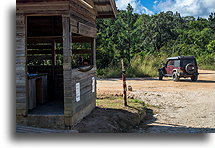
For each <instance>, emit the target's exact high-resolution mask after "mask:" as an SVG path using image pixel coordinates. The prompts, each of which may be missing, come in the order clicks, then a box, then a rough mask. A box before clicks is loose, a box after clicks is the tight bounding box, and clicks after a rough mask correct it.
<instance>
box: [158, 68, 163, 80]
mask: <svg viewBox="0 0 215 148" xmlns="http://www.w3.org/2000/svg"><path fill="white" fill-rule="evenodd" d="M159 80H163V74H162V71H161V70H160V71H159Z"/></svg>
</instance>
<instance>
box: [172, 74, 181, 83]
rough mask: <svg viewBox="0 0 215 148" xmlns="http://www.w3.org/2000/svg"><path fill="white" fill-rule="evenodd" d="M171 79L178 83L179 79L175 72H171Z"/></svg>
mask: <svg viewBox="0 0 215 148" xmlns="http://www.w3.org/2000/svg"><path fill="white" fill-rule="evenodd" d="M172 79H173V81H175V82H177V81H179V79H180V78H179V76H178V75H177V73H176V72H173V74H172Z"/></svg>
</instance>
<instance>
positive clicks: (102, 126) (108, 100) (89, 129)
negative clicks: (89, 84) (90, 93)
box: [73, 96, 146, 133]
mask: <svg viewBox="0 0 215 148" xmlns="http://www.w3.org/2000/svg"><path fill="white" fill-rule="evenodd" d="M128 105H129V106H126V107H125V106H123V99H122V97H116V96H108V97H107V96H102V97H101V96H100V97H99V99H98V100H97V106H98V107H97V108H96V109H94V110H93V112H92V113H91V114H90V115H88V116H87V117H85V118H84V119H83V120H82V121H81V122H80V123H79V124H77V125H76V126H75V128H73V129H75V130H78V131H79V132H80V133H124V132H128V131H129V130H130V129H132V128H134V127H135V126H137V125H139V123H140V122H141V120H142V119H143V117H144V116H145V115H146V113H145V106H144V103H143V102H142V101H138V100H135V99H129V100H128Z"/></svg>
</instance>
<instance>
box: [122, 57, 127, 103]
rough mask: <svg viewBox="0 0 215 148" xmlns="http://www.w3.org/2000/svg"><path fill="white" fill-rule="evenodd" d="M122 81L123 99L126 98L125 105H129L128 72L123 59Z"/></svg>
mask: <svg viewBox="0 0 215 148" xmlns="http://www.w3.org/2000/svg"><path fill="white" fill-rule="evenodd" d="M122 82H123V99H124V106H128V104H127V94H126V92H127V87H126V72H125V67H124V62H123V59H122Z"/></svg>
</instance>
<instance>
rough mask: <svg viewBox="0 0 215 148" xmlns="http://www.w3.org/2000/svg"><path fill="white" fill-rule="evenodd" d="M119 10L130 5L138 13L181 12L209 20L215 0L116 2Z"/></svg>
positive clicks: (130, 0) (214, 10)
mask: <svg viewBox="0 0 215 148" xmlns="http://www.w3.org/2000/svg"><path fill="white" fill-rule="evenodd" d="M115 1H116V5H117V8H118V9H120V10H124V9H126V7H127V5H128V3H130V4H131V5H132V7H133V8H134V12H136V13H140V14H141V13H145V14H149V15H152V14H155V13H159V12H162V11H164V12H166V11H173V12H176V11H177V12H179V13H180V14H181V15H182V16H194V17H203V18H208V16H209V15H210V14H211V13H212V12H215V0H115Z"/></svg>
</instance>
